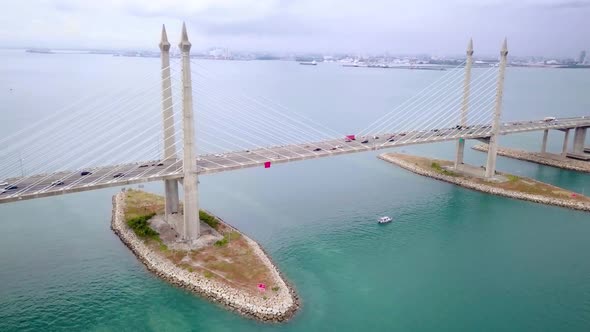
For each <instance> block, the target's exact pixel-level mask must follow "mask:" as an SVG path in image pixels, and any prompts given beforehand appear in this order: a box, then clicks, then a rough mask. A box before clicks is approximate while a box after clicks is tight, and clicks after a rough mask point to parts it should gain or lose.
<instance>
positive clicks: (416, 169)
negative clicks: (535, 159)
mask: <svg viewBox="0 0 590 332" xmlns="http://www.w3.org/2000/svg"><path fill="white" fill-rule="evenodd" d="M396 155H400V156H405V155H402V154H392V153H384V154H381V155H379V156H378V158H379V159H381V160H384V161H386V162H389V163H391V164H394V165H397V166H399V167H401V168H403V169H406V170H408V171H410V172H413V173H416V174H419V175H424V176H427V177H430V178H434V179H437V180H441V181H445V182H449V183H452V184H456V185H458V186H460V187H463V188H467V189H471V190H476V191H480V192H484V193H488V194H492V195H498V196H503V197H508V198H514V199H519V200H524V201H530V202H534V203H540V204H545V205H554V206H559V207H564V208H569V209H573V210H579V211H586V212H590V203H584V202H573V201H571V200H565V199H558V198H553V197H547V196H543V195H536V194H529V193H524V192H520V191H516V190H507V189H503V188H497V187H494V186H492V185H489V184H481V183H476V182H474V181H473V180H471V179H469V178H466V177H463V176H451V175H445V174H441V173H437V172H435V171H434V170H429V169H426V168H424V167H420V166H418V165H416V164H413V163H411V162H408V161H405V160H402V159H401V158H399V157H396ZM425 159H429V160H431V161H436V159H432V158H425ZM527 180H528V181H534V182H537V183H543V182H540V181H536V180H533V179H528V178H527ZM552 187H555V186H552ZM555 188H556V189H560V190H563V189H561V188H558V187H555ZM580 196H581V195H580Z"/></svg>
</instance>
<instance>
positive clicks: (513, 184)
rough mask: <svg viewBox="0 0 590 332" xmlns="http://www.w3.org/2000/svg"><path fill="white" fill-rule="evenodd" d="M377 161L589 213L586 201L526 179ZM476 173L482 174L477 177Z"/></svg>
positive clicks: (403, 159)
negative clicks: (485, 176)
mask: <svg viewBox="0 0 590 332" xmlns="http://www.w3.org/2000/svg"><path fill="white" fill-rule="evenodd" d="M379 158H380V159H382V160H385V161H387V162H390V163H392V164H395V165H398V166H400V167H402V168H405V169H407V170H409V171H412V172H414V173H417V174H420V175H425V176H428V177H431V178H435V179H438V180H442V181H446V182H450V183H453V184H456V185H459V186H461V187H465V188H468V189H473V190H477V191H482V192H485V193H490V194H494V195H500V196H505V197H510V198H516V199H522V200H526V201H532V202H536V203H542V204H549V205H557V206H561V207H566V208H570V209H576V210H583V211H590V198H589V197H586V196H584V195H582V194H579V193H575V192H572V191H569V190H565V189H562V188H559V187H556V186H552V185H550V184H546V183H543V182H540V181H536V180H533V179H530V178H525V177H519V176H515V175H512V174H507V173H500V172H497V175H496V176H495V177H493V178H492V179H485V178H484V177H483V172H481V171H479V172H478V170H479V169H478V168H477V167H474V166H469V165H463V166H462V167H463V169H462V170H460V171H457V170H454V169H453V162H452V161H448V160H438V159H432V158H426V157H418V156H411V155H406V154H400V153H385V154H382V155H380V156H379ZM479 174H482V175H481V176H479Z"/></svg>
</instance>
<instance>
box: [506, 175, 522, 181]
mask: <svg viewBox="0 0 590 332" xmlns="http://www.w3.org/2000/svg"><path fill="white" fill-rule="evenodd" d="M506 177H507V178H508V181H510V182H517V181H518V180H520V178H519V177H518V176H516V175H512V174H506Z"/></svg>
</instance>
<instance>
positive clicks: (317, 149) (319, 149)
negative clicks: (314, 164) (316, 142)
mask: <svg viewBox="0 0 590 332" xmlns="http://www.w3.org/2000/svg"><path fill="white" fill-rule="evenodd" d="M313 151H322V149H321V148H315V149H313Z"/></svg>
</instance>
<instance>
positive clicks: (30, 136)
mask: <svg viewBox="0 0 590 332" xmlns="http://www.w3.org/2000/svg"><path fill="white" fill-rule="evenodd" d="M168 68H170V67H167V68H165V69H168ZM165 69H162V70H165ZM158 74H159V72H158ZM151 76H155V75H154V74H153V73H151V74H149V75H146V76H145V77H144V78H149V77H151ZM160 84H161V83H158V85H154V86H160ZM150 87H151V86H150ZM137 91H145V89H144V88H142V87H139V88H134V89H132V91H127V92H126V94H125V96H124V98H119V99H115V100H113V99H112V96H110V95H102V98H103V99H108V100H109V103H108V104H107V105H106V106H105V105H104V104H100V103H99V102H100V100H101V98H96V99H94V100H93V103H90V104H88V103H86V104H85V105H84V107H81V108H77V109H76V110H75V111H74V112H71V113H67V115H66V116H65V117H61V118H59V119H58V120H57V121H56V122H53V123H51V122H50V123H48V122H47V119H48V118H53V117H56V116H57V115H61V114H62V113H63V112H64V111H66V110H69V109H70V108H73V107H74V106H75V105H77V104H78V103H79V102H75V103H73V104H71V105H70V106H66V107H65V108H64V109H62V110H60V111H58V112H57V113H54V114H52V115H50V116H49V117H47V118H44V119H43V120H41V121H37V122H35V123H33V124H32V125H31V126H28V127H25V128H23V129H21V130H19V131H18V132H17V133H14V134H11V135H9V136H8V137H6V138H4V139H2V140H1V141H0V142H4V141H6V140H8V139H10V138H12V137H15V136H17V134H19V133H25V134H26V135H24V137H20V138H18V144H19V145H20V146H28V145H29V142H30V141H32V140H34V139H37V138H41V139H43V140H47V135H46V134H48V133H55V131H56V130H57V129H59V128H61V127H63V126H64V125H70V126H71V125H72V124H73V123H72V122H71V121H72V118H76V117H77V120H76V121H81V120H84V119H85V118H88V116H87V115H86V113H87V112H88V111H87V109H96V108H97V107H101V108H102V109H109V108H111V107H113V106H115V107H121V100H122V99H125V98H127V99H128V98H129V96H133V95H135V93H136V92H137ZM82 111H84V112H83V113H82V116H80V114H78V113H81V112H82ZM39 124H43V125H44V126H43V129H41V130H38V131H36V130H33V129H34V128H35V127H36V126H38V125H39ZM7 150H14V145H12V146H11V147H8V148H7Z"/></svg>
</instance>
